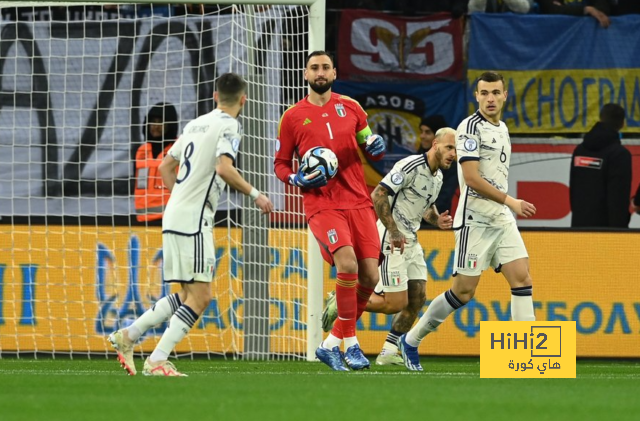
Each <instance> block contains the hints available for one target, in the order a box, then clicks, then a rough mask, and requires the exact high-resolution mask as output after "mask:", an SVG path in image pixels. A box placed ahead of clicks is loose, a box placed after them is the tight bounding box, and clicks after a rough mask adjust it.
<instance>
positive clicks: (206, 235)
mask: <svg viewBox="0 0 640 421" xmlns="http://www.w3.org/2000/svg"><path fill="white" fill-rule="evenodd" d="M215 267H216V255H215V251H214V248H213V231H211V230H207V229H203V230H202V232H201V233H200V234H196V235H192V236H186V235H178V234H172V233H163V234H162V270H163V278H164V281H165V282H194V281H195V282H211V281H212V280H213V271H214V269H215Z"/></svg>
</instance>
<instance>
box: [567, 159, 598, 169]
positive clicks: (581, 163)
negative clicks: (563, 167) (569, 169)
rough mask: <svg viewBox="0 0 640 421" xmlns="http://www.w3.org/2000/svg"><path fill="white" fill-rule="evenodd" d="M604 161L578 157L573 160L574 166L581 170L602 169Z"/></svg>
mask: <svg viewBox="0 0 640 421" xmlns="http://www.w3.org/2000/svg"><path fill="white" fill-rule="evenodd" d="M603 162H604V160H603V159H602V158H592V157H590V156H576V157H574V158H573V166H574V167H581V168H591V169H594V170H600V169H602V164H603Z"/></svg>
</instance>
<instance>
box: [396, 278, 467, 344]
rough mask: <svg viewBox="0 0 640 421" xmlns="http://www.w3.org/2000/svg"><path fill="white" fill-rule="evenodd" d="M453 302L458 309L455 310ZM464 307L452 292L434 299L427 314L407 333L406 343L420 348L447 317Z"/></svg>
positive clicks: (444, 293)
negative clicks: (425, 338)
mask: <svg viewBox="0 0 640 421" xmlns="http://www.w3.org/2000/svg"><path fill="white" fill-rule="evenodd" d="M451 302H453V303H454V305H456V306H457V307H455V308H454V307H453V306H452V305H451ZM463 305H464V304H462V302H460V301H459V300H458V298H457V297H456V296H455V295H454V294H453V292H451V290H449V291H445V292H443V293H442V294H440V295H438V296H437V297H436V298H434V299H433V301H432V302H431V304H429V308H427V312H426V313H424V314H423V315H422V317H420V320H418V323H416V325H415V326H414V327H413V328H412V329H411V330H410V331H409V333H407V336H406V337H405V341H406V342H407V344H409V345H411V346H415V347H417V346H419V345H420V342H422V340H423V339H424V337H425V336H427V335H428V334H429V333H431V332H433V331H434V330H436V328H437V327H438V326H440V324H441V323H442V322H444V319H446V318H447V316H449V315H450V314H451V313H453V312H454V311H455V310H456V308H460V307H462V306H463Z"/></svg>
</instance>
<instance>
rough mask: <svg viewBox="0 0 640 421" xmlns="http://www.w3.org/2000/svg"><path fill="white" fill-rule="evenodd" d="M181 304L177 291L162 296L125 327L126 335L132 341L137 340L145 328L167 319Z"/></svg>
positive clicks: (147, 328)
mask: <svg viewBox="0 0 640 421" xmlns="http://www.w3.org/2000/svg"><path fill="white" fill-rule="evenodd" d="M181 304H182V303H181V302H180V296H179V295H178V293H175V294H170V295H167V296H165V297H162V298H161V299H159V300H158V301H157V302H156V303H155V304H154V305H153V307H151V308H150V309H149V310H147V311H145V312H144V313H143V314H142V316H140V317H138V318H137V319H136V321H135V322H133V324H132V325H131V326H129V327H128V328H127V336H128V337H129V339H131V340H132V341H133V342H135V341H137V340H138V339H139V338H140V336H142V335H143V334H144V333H145V332H146V331H147V330H149V329H151V328H152V327H154V326H157V325H159V324H160V323H163V322H166V321H167V320H169V317H171V315H172V314H173V313H175V312H176V310H178V308H179V307H180V305H181Z"/></svg>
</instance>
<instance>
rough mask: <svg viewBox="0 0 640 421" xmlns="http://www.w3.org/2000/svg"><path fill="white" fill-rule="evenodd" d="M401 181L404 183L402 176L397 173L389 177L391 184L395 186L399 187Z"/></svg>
mask: <svg viewBox="0 0 640 421" xmlns="http://www.w3.org/2000/svg"><path fill="white" fill-rule="evenodd" d="M403 181H404V176H403V175H402V174H401V173H399V172H397V173H395V174H393V175H392V176H391V182H392V183H393V184H395V185H396V186H399V185H400V184H402V182H403Z"/></svg>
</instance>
